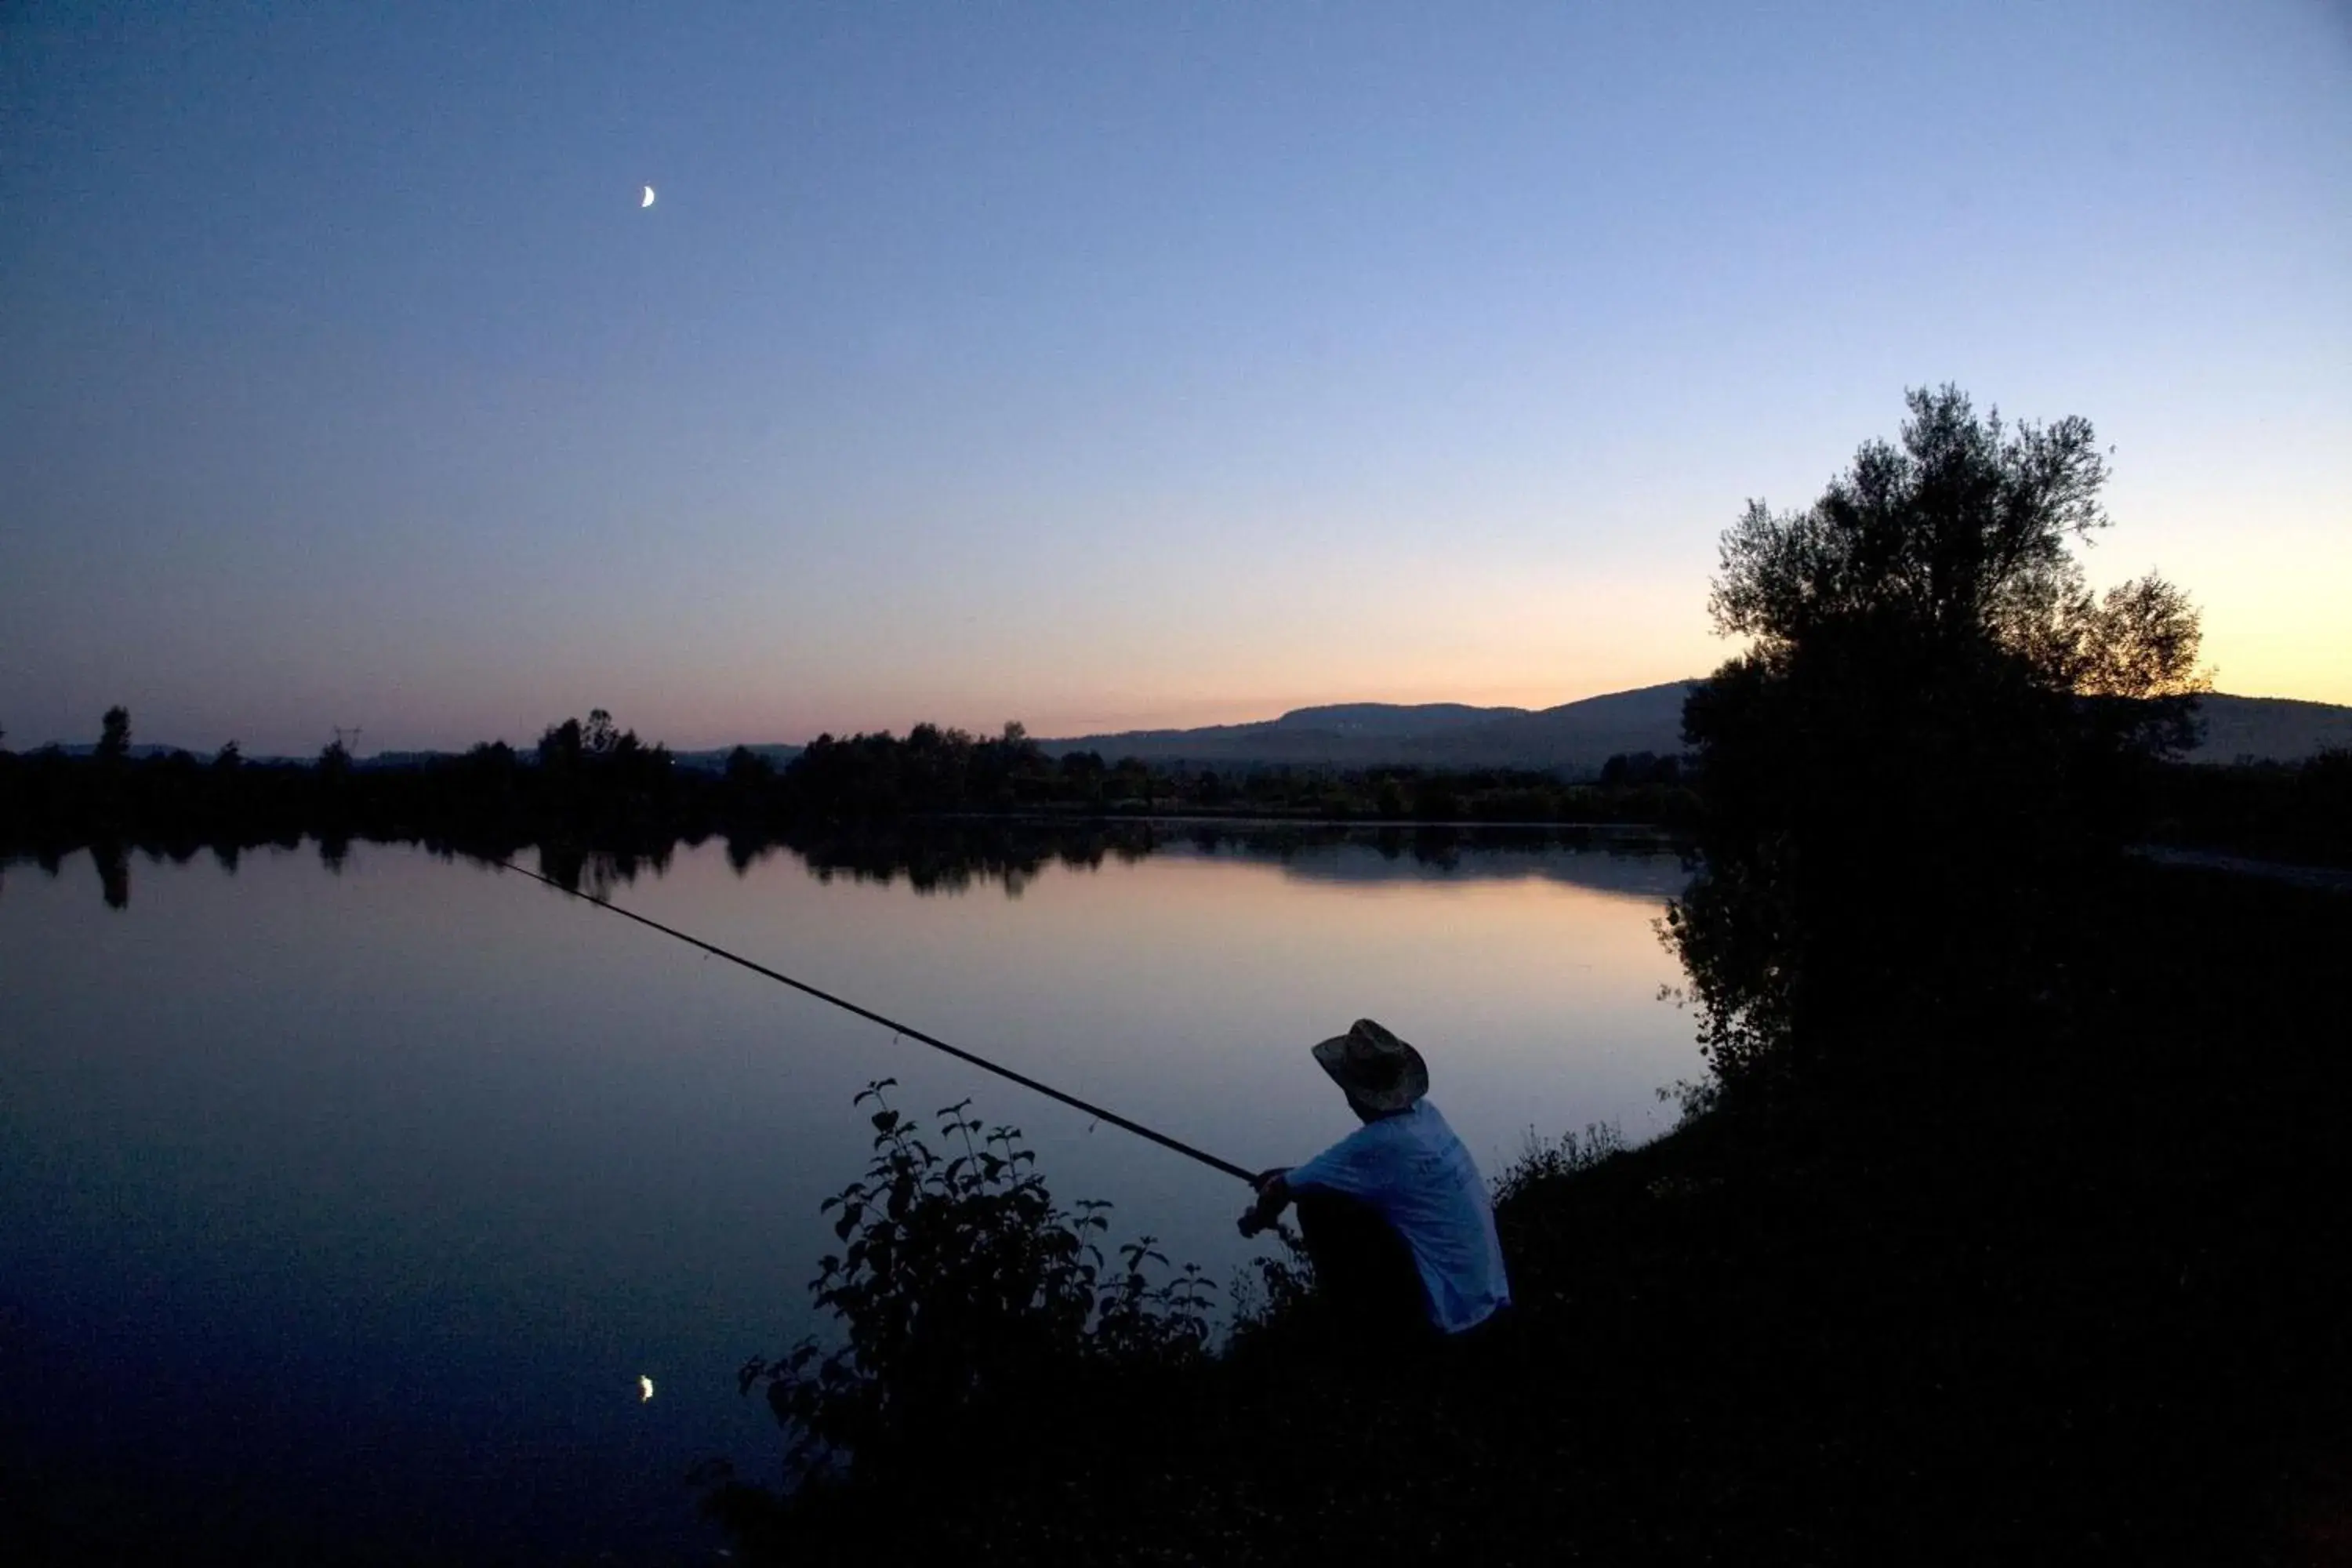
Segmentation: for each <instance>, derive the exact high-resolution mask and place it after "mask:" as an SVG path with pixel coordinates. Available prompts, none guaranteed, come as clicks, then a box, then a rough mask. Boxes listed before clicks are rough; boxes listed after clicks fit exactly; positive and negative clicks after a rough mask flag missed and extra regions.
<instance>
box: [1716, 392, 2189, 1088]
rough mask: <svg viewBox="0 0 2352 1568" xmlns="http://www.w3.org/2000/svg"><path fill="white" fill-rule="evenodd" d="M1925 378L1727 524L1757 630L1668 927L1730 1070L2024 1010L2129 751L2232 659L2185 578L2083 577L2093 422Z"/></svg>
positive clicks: (1963, 1032) (1721, 589)
mask: <svg viewBox="0 0 2352 1568" xmlns="http://www.w3.org/2000/svg"><path fill="white" fill-rule="evenodd" d="M1908 403H1909V407H1910V414H1911V417H1910V418H1909V420H1907V421H1906V423H1905V425H1904V426H1903V428H1902V434H1901V438H1900V441H1899V443H1896V444H1889V443H1886V442H1883V441H1874V442H1871V443H1868V444H1866V445H1864V447H1862V448H1861V449H1860V451H1859V452H1858V453H1857V454H1856V456H1855V458H1854V461H1853V466H1852V467H1851V468H1848V469H1847V470H1846V471H1845V472H1844V473H1843V474H1841V475H1839V476H1838V477H1837V478H1836V479H1833V480H1832V482H1831V484H1830V486H1829V488H1828V489H1827V490H1826V491H1825V492H1824V493H1823V494H1822V498H1821V499H1820V500H1818V501H1816V502H1814V503H1813V505H1811V507H1809V508H1806V509H1805V510H1801V511H1797V512H1787V513H1777V514H1776V513H1774V512H1771V511H1769V510H1767V509H1766V507H1765V506H1764V505H1763V503H1762V502H1760V501H1752V502H1750V503H1749V505H1748V510H1747V512H1746V514H1745V515H1744V516H1743V517H1742V518H1741V520H1740V521H1739V522H1738V525H1737V526H1736V527H1734V528H1733V529H1732V530H1730V531H1728V532H1727V533H1726V534H1725V535H1724V539H1723V546H1722V560H1721V570H1720V572H1719V574H1717V578H1716V580H1715V583H1714V592H1713V595H1712V596H1711V599H1710V601H1709V610H1710V613H1711V615H1712V616H1713V619H1714V621H1715V625H1716V627H1717V630H1718V631H1719V632H1721V633H1723V634H1725V635H1727V636H1740V637H1748V638H1749V639H1750V644H1749V648H1748V652H1746V653H1745V654H1742V655H1741V656H1739V657H1738V658H1734V659H1732V660H1730V661H1729V662H1728V663H1727V664H1725V665H1724V666H1723V667H1722V668H1720V669H1718V670H1717V671H1716V673H1715V675H1714V676H1713V678H1712V679H1709V680H1708V681H1707V682H1706V683H1705V684H1704V685H1703V686H1701V687H1700V688H1698V689H1696V690H1695V691H1694V692H1693V694H1692V696H1691V698H1690V700H1689V702H1688V704H1687V706H1686V708H1685V714H1684V727H1685V738H1686V740H1687V741H1689V742H1691V744H1692V745H1694V746H1695V747H1696V752H1697V760H1698V766H1699V781H1698V787H1699V794H1700V800H1701V805H1702V814H1701V820H1700V824H1699V828H1700V847H1701V850H1702V852H1703V857H1704V869H1703V871H1702V872H1701V874H1700V876H1699V877H1698V878H1697V879H1696V881H1695V882H1694V883H1693V885H1692V887H1691V889H1690V890H1689V892H1688V894H1687V895H1686V896H1685V898H1684V899H1683V900H1680V901H1679V902H1678V903H1677V904H1676V905H1675V907H1674V909H1673V910H1671V911H1670V915H1669V926H1670V934H1671V938H1672V941H1673V942H1674V944H1675V947H1676V948H1677V949H1678V951H1679V952H1680V955H1681V957H1682V959H1683V962H1684V964H1685V968H1686V970H1687V971H1688V973H1689V975H1690V978H1691V982H1692V985H1693V989H1694V991H1695V993H1696V997H1697V999H1698V1001H1699V1002H1700V1004H1701V1005H1702V1009H1703V1031H1704V1040H1705V1044H1706V1049H1707V1051H1708V1054H1709V1057H1710V1059H1711V1061H1712V1063H1713V1066H1714V1068H1715V1070H1716V1072H1717V1076H1718V1078H1719V1079H1722V1080H1723V1081H1724V1082H1726V1083H1727V1084H1729V1085H1740V1084H1748V1083H1753V1084H1760V1083H1763V1082H1766V1081H1769V1080H1770V1079H1773V1078H1775V1077H1776V1076H1777V1075H1780V1074H1782V1073H1786V1072H1795V1073H1799V1074H1802V1073H1805V1072H1809V1071H1813V1070H1815V1069H1841V1070H1842V1069H1843V1068H1853V1067H1856V1066H1858V1065H1864V1064H1867V1065H1871V1066H1874V1067H1883V1066H1885V1065H1887V1064H1888V1063H1890V1062H1892V1061H1894V1060H1895V1058H1902V1057H1906V1056H1924V1055H1927V1054H1929V1051H1928V1047H1929V1045H1930V1040H1931V1037H1934V1038H1937V1039H1941V1040H1945V1041H1947V1042H1948V1041H1950V1040H1953V1039H1956V1038H1958V1037H1973V1038H1975V1039H1977V1040H1979V1041H1982V1040H1986V1039H1990V1038H1995V1037H2010V1036H2009V1035H2007V1034H2004V1031H2005V1030H2007V1029H2008V1028H2009V1026H2012V1025H2014V1024H2015V1023H2016V1021H2017V1016H2018V1012H2019V1009H2021V1008H2022V1007H2027V1006H2029V1005H2031V1004H2032V1003H2033V1002H2035V1001H2037V1000H2047V999H2048V997H2049V995H2050V994H2051V991H2050V987H2049V986H2048V985H2047V984H2045V982H2046V978H2047V976H2048V974H2049V973H2051V972H2052V969H2053V964H2057V963H2059V962H2060V960H2059V957H2058V944H2059V943H2061V942H2063V940H2064V939H2065V937H2066V935H2067V922H2068V920H2069V916H2068V913H2067V908H2068V899H2067V896H2066V889H2067V888H2068V886H2069V884H2070V883H2072V882H2079V880H2080V879H2083V878H2084V877H2085V876H2087V875H2089V874H2090V873H2091V871H2092V869H2093V862H2094V861H2095V860H2096V859H2097V858H2098V856H2099V853H2100V851H2101V850H2102V849H2103V848H2105V847H2112V843H2113V840H2114V838H2115V837H2116V836H2117V833H2118V831H2119V821H2118V813H2119V809H2120V807H2119V804H2118V802H2119V798H2120V796H2119V793H2118V791H2117V789H2116V782H2117V780H2118V778H2119V777H2120V776H2122V774H2123V773H2125V772H2126V771H2127V762H2128V757H2129V756H2130V755H2132V754H2134V753H2135V752H2136V751H2137V752H2146V751H2147V750H2150V749H2160V748H2161V747H2163V746H2165V745H2168V744H2172V743H2177V742H2179V741H2180V740H2181V739H2183V738H2184V737H2185V734H2186V730H2187V713H2188V706H2189V700H2191V699H2192V698H2193V695H2194V693H2195V692H2197V691H2198V690H2200V689H2202V687H2203V684H2204V682H2203V679H2202V677H2201V676H2200V674H2199V672H2198V669H2197V665H2196V660H2197V653H2198V647H2199V631H2198V623H2197V616H2196V612H2195V611H2194V610H2193V609H2192V608H2191V607H2190V605H2189V602H2188V600H2187V598H2186V597H2185V596H2184V595H2182V594H2181V593H2180V592H2179V590H2178V589H2177V588H2174V587H2173V586H2171V585H2170V584H2167V583H2165V582H2163V581H2162V580H2161V579H2159V578H2156V577H2153V576H2151V577H2147V578H2143V579H2141V580H2139V581H2137V582H2135V583H2130V584H2125V585H2124V586H2122V587H2119V588H2116V589H2115V590H2112V591H2111V592H2109V593H2108V594H2106V595H2104V596H2098V595H2093V594H2092V593H2091V592H2090V590H2089V589H2088V588H2087V587H2086V586H2085V585H2084V579H2083V574H2082V570H2081V567H2080V565H2079V563H2077V562H2076V560H2075V559H2074V553H2073V551H2074V546H2075V545H2076V544H2078V543H2081V542H2084V541H2086V540H2088V539H2089V538H2090V537H2091V536H2092V535H2093V534H2094V533H2095V532H2096V531H2098V530H2100V529H2103V528H2105V526H2106V525H2107V519H2106V516H2105V512H2104V511H2103V510H2101V509H2100V506H2099V500H2098V497H2099V492H2100V489H2101V488H2102V486H2103V485H2104V484H2105V479H2106V477H2107V471H2106V465H2105V460H2104V459H2103V458H2102V457H2101V455H2100V453H2099V451H2098V449H2097V448H2096V447H2095V444H2094V440H2093V434H2092V429H2091V426H2090V424H2089V423H2088V422H2087V421H2085V420H2083V419H2079V418H2069V419H2063V420H2060V421H2059V422H2058V423H2056V424H2054V425H2053V426H2048V427H2046V428H2045V427H2042V426H2033V425H2018V426H2008V425H2006V424H2004V423H2003V422H2002V420H2001V419H2000V416H1999V414H1998V413H1994V414H1992V415H1989V416H1982V417H1979V416H1978V415H1977V414H1976V413H1975V412H1974V410H1973V409H1972V407H1971V406H1970V405H1969V400H1968V398H1967V397H1966V396H1965V395H1962V394H1961V393H1960V392H1959V391H1958V389H1957V388H1953V387H1949V386H1947V387H1945V388H1943V389H1941V390H1939V391H1935V392H1926V391H1918V392H1913V393H1910V394H1909V395H1908ZM1906 1047H1919V1048H1918V1049H1917V1050H1916V1051H1910V1050H1906Z"/></svg>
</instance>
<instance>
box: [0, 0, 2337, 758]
mask: <svg viewBox="0 0 2352 1568" xmlns="http://www.w3.org/2000/svg"><path fill="white" fill-rule="evenodd" d="M189 13H194V14H193V15H191V14H189ZM646 181H650V182H652V183H653V184H655V185H656V187H657V188H658V189H659V192H660V199H659V201H658V203H657V205H656V206H655V207H654V208H653V209H652V210H651V211H640V210H639V209H638V206H637V192H638V186H639V184H640V183H641V182H646ZM1943 380H1956V381H1958V382H1959V383H1960V384H1962V385H1964V386H1966V387H1968V388H1969V389H1970V390H1971V391H1972V392H1974V393H1975V394H1976V395H1977V396H1978V397H1979V401H1982V402H1997V403H1999V404H2000V405H2001V406H2002V407H2003V408H2004V410H2006V411H2009V412H2011V413H2015V414H2021V415H2025V416H2034V417H2050V416H2058V415H2062V414H2067V413H2081V414H2084V415H2087V416H2090V417H2091V418H2092V419H2093V420H2094V421H2095V422H2096V424H2097V425H2098V426H2099V429H2100V432H2101V435H2102V437H2103V439H2105V440H2107V441H2111V442H2112V443H2113V444H2114V445H2115V447H2116V453H2115V464H2116V475H2117V478H2116V484H2115V487H2114V489H2113V492H2112V496H2111V501H2112V509H2113V510H2114V512H2115V514H2116V520H2117V523H2118V526H2117V527H2116V529H2115V530H2114V531H2112V532H2110V533H2109V534H2108V535H2107V536H2106V537H2105V541H2104V542H2102V543H2101V544H2100V546H2099V547H2098V549H2097V550H2096V552H2095V554H2094V558H2093V565H2094V570H2095V573H2096V574H2098V575H2099V576H2101V577H2102V578H2115V577H2120V576H2124V575H2128V574H2137V573H2138V572H2141V571H2144V570H2146V569H2147V568H2148V567H2150V566H2160V567H2161V568H2163V569H2164V570H2165V571H2166V572H2167V573H2168V574H2171V575H2172V576H2174V577H2175V578H2176V579H2177V580H2179V581H2180V582H2182V583H2184V584H2186V585H2187V586H2189V588H2190V590H2191V591H2192V592H2193V593H2194V595H2196V597H2197V598H2198V599H2199V601H2200V603H2201V604H2202V605H2204V607H2205V611H2206V617H2207V620H2206V624H2207V630H2208V652H2209V655H2210V658H2211V659H2212V661H2213V663H2214V664H2215V665H2216V666H2217V667H2218V676H2219V679H2220V683H2221V686H2222V687H2223V688H2224V689H2230V690H2237V691H2248V692H2257V693H2267V694H2273V695H2285V696H2299V697H2310V698H2319V699H2325V700H2335V701H2352V615H2347V613H2346V611H2345V609H2344V605H2346V603H2347V598H2352V14H2348V13H2347V9H2346V8H2345V7H2344V6H2343V5H2335V4H2328V3H2325V0H2244V3H2242V4H2235V5H2226V6H2215V5H2201V4H2199V5H2186V4H2184V5H2172V4H2165V3H2162V0H2133V3H2130V4H2117V5H2075V4H2069V5H2056V4H2036V5H1923V4H1918V3H1916V0H1910V3H1905V4H1895V5H1883V6H1832V5H1799V6H1789V7H1782V8H1770V7H1763V6H1757V5H1722V6H1716V7H1708V6H1699V5H1690V6H1652V5H1512V6H1474V5H1444V6H1438V5H1418V6H1396V7H1382V6H1376V5H1365V4H1349V5H1233V6H1192V5H1181V6H1180V5H1152V6H1145V5H1130V6H1095V5H1064V6H1052V7H1025V6H1024V7H1010V6H1007V7H967V6H948V5H931V6H921V7H890V6H881V5H825V6H818V5H791V6H787V5H733V6H707V7H704V6H697V7H687V6H678V5H643V6H634V7H632V6H621V5H562V6H524V5H488V4H484V3H480V0H474V3H469V4H463V5H431V4H425V3H422V0H412V3H405V4H403V5H397V6H375V7H361V6H316V7H310V6H294V5H278V6H226V5H200V6H176V5H174V6H163V5H117V6H112V7H107V8H103V9H102V10H101V8H100V7H96V6H86V5H75V6H62V5H45V4H40V3H38V0H35V3H33V4H29V5H12V6H10V7H9V8H8V9H7V10H6V11H5V13H0V725H5V727H6V729H7V731H8V732H9V737H10V738H9V742H8V743H9V744H12V745H14V744H18V743H31V742H38V741H42V740H47V739H49V738H52V737H61V738H67V739H86V738H89V737H90V736H91V735H93V734H94V732H95V730H96V727H97V717H98V713H99V711H100V709H102V708H103V707H104V706H105V705H106V704H107V703H109V702H111V701H117V700H120V701H123V702H127V703H129V704H130V705H131V710H132V712H133V716H134V719H135V721H136V722H137V726H138V730H139V733H140V736H141V738H142V739H148V740H163V741H173V742H182V743H186V744H191V745H212V744H215V743H217V742H220V741H222V740H224V739H226V738H227V737H229V736H231V735H235V736H238V737H241V738H242V739H243V740H244V741H245V742H246V743H247V746H248V748H251V749H257V750H278V749H284V750H306V751H307V750H310V749H312V748H314V747H315V746H317V745H318V744H319V743H320V742H323V741H324V740H325V739H326V738H327V734H328V727H329V726H330V725H331V724H335V723H346V724H348V723H360V724H363V725H365V726H366V731H367V733H366V742H365V744H366V749H368V750H373V749H375V748H376V747H378V746H380V745H381V746H407V745H425V744H452V743H458V742H466V741H469V740H473V739H476V738H479V737H483V736H487V735H491V734H505V735H507V736H509V738H512V739H515V740H518V741H521V740H527V739H530V738H531V737H532V736H534V735H535V734H536V732H537V731H538V728H539V727H540V725H541V724H542V723H543V722H544V721H547V720H549V719H551V718H553V717H556V716H559V715H561V714H562V713H565V712H572V711H578V710H584V709H586V708H587V707H589V706H590V705H592V704H603V705H604V706H606V707H609V708H611V709H612V710H614V712H615V714H616V715H617V716H618V717H619V718H620V719H621V720H622V721H624V722H625V723H630V724H633V725H635V726H636V727H638V728H639V729H640V730H642V731H646V733H647V734H648V735H649V736H660V737H663V738H666V739H667V740H669V741H670V742H673V743H676V744H686V745H694V744H708V743H714V742H723V741H732V740H736V739H800V738H803V737H805V736H806V735H808V734H810V733H813V732H814V731H816V730H818V729H819V728H833V729H836V730H838V729H845V728H853V727H873V726H880V725H890V726H893V727H903V726H904V725H906V724H907V723H908V722H910V721H914V720H916V719H919V718H923V717H937V718H940V719H941V720H945V721H953V722H961V723H967V724H975V725H981V724H984V725H993V724H994V723H996V722H998V721H1001V720H1003V719H1005V718H1010V717H1019V718H1023V719H1024V720H1026V721H1028V722H1029V723H1030V725H1031V727H1032V728H1033V729H1034V730H1037V731H1041V732H1049V733H1050V732H1067V731H1077V730H1090V729H1101V728H1114V727H1124V726H1129V725H1137V724H1151V723H1196V722H1208V721H1220V720H1229V719H1234V718H1244V717H1255V716H1261V715H1264V714H1268V713H1271V712H1273V711H1276V710H1279V709H1281V708H1283V707H1286V706H1290V705H1294V704H1297V703H1301V702H1309V701H1321V700H1349V699H1392V700H1434V699H1455V700H1469V701H1493V702H1518V703H1525V704H1529V705H1539V704H1547V703H1551V702H1558V701H1562V700H1569V699H1570V698H1574V697H1579V696H1584V695H1588V694H1591V693H1593V692H1597V691H1602V690H1609V689H1618V688H1622V687H1627V686H1633V685H1640V684H1645V683H1648V682H1652V681H1656V680H1664V679H1672V678H1675V677H1680V676H1684V675H1687V674H1691V673H1695V672H1698V671H1701V670H1704V669H1705V668H1708V667H1709V666H1710V665H1711V664H1712V663H1713V662H1714V661H1715V660H1716V659H1717V658H1720V657H1721V656H1722V654H1723V653H1724V652H1725V651H1726V650H1725V648H1724V647H1723V645H1721V644H1719V643H1717V641H1715V640H1714V639H1713V638H1712V637H1709V635H1708V634H1707V630H1706V622H1705V616H1704V599H1705V592H1706V575H1707V574H1708V572H1709V571H1710V569H1711V568H1712V565H1713V563H1714V545H1715V540H1716V536H1717V533H1718V532H1719V531H1721V530H1722V529H1723V528H1724V527H1725V526H1726V525H1727V524H1728V523H1729V522H1730V521H1732V519H1733V518H1734V516H1735V515H1736V514H1737V512H1738V509H1739V507H1740V504H1741V502H1742V501H1743V500H1744V499H1745V498H1747V497H1748V496H1751V495H1760V496H1764V497H1766V498H1768V499H1769V500H1772V501H1773V502H1775V503H1776V504H1795V503H1800V502H1802V501H1804V500H1809V499H1811V496H1812V495H1813V494H1815V493H1816V492H1817V491H1818V489H1819V488H1820V486H1821V484H1822V481H1823V480H1824V479H1826V478H1827V477H1828V476H1829V475H1830V473H1831V472H1832V470H1833V469H1834V468H1837V467H1838V466H1839V465H1840V464H1841V463H1842V462H1843V460H1844V459H1845V458H1847V457H1848V456H1849V455H1850V454H1851V452H1852V450H1853V447H1854V445H1855V444H1856V443H1857V442H1859V441H1860V440H1862V439H1864V437H1870V436H1874V435H1879V434H1891V432H1892V430H1893V427H1894V426H1895V422H1896V420H1897V418H1898V417H1899V415H1900V395H1901V393H1902V390H1903V388H1904V387H1905V386H1906V384H1921V383H1927V382H1937V381H1943Z"/></svg>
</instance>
